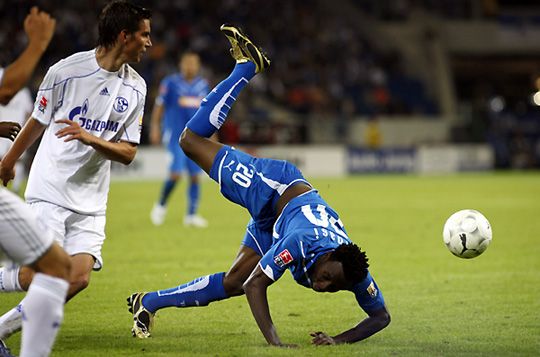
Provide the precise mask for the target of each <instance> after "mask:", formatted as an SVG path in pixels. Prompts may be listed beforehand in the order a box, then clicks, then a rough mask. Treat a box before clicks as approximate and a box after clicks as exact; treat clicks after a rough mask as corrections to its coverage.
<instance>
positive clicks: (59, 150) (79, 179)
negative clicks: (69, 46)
mask: <svg viewBox="0 0 540 357" xmlns="http://www.w3.org/2000/svg"><path fill="white" fill-rule="evenodd" d="M95 52H96V51H95V50H91V51H86V52H79V53H76V54H74V55H72V56H70V57H68V58H66V59H63V60H61V61H60V62H58V63H56V64H55V65H54V66H52V67H51V68H50V69H49V71H48V72H47V75H46V76H45V78H44V79H43V82H42V83H41V86H40V89H39V91H38V94H37V97H36V101H35V103H34V112H33V113H32V117H33V118H35V119H37V120H38V121H39V122H40V123H42V124H43V125H47V128H46V130H45V133H44V134H43V139H42V140H41V143H40V145H39V148H38V151H37V154H36V157H35V159H34V162H33V165H32V169H31V170H30V176H29V178H28V186H27V188H26V193H25V197H26V200H27V201H28V202H36V201H46V202H50V203H54V204H56V205H58V206H61V207H64V208H67V209H69V210H72V211H75V212H78V213H82V214H88V215H102V214H105V210H106V207H107V195H108V191H109V181H110V165H111V163H110V160H108V159H106V158H105V157H104V156H103V155H101V154H100V153H99V152H98V151H96V150H95V149H94V148H92V147H91V146H88V145H84V144H82V143H81V142H79V141H78V140H73V141H70V142H67V143H66V142H64V139H65V138H60V139H59V138H57V137H56V136H55V133H56V132H57V131H58V130H60V129H61V128H63V127H65V126H66V125H65V124H57V123H56V122H55V121H56V120H59V119H69V120H76V121H77V122H78V123H79V124H80V126H81V127H82V128H84V129H85V130H87V131H88V132H89V133H90V134H92V135H95V136H98V137H100V138H102V139H104V140H107V141H111V142H117V141H120V140H122V141H128V142H131V143H136V144H138V143H139V140H140V136H141V124H142V117H143V110H144V101H145V97H146V83H145V82H144V80H143V79H142V77H141V76H140V75H139V74H138V73H137V72H135V70H134V69H133V68H131V67H130V66H129V65H127V64H125V65H123V66H122V68H121V69H120V70H119V71H117V72H108V71H106V70H104V69H102V68H101V67H100V66H99V65H98V63H97V60H96V53H95Z"/></svg>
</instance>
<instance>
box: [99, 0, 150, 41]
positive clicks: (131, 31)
mask: <svg viewBox="0 0 540 357" xmlns="http://www.w3.org/2000/svg"><path fill="white" fill-rule="evenodd" d="M151 16H152V13H151V12H150V10H148V9H145V8H143V7H140V6H137V5H134V4H131V3H129V2H127V1H123V0H120V1H113V2H111V3H109V4H107V5H106V6H105V7H104V8H103V10H102V11H101V15H100V16H99V24H98V32H99V35H98V46H100V47H104V48H111V47H113V46H114V45H115V44H116V43H117V41H119V40H121V41H124V42H126V43H127V44H129V41H131V43H133V44H137V43H136V42H141V44H140V46H139V47H141V46H142V47H149V46H151V43H150V17H151ZM146 32H148V33H146ZM146 37H147V38H146ZM142 42H144V44H142Z"/></svg>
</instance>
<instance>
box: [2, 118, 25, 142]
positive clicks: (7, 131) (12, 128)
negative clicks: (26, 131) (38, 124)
mask: <svg viewBox="0 0 540 357" xmlns="http://www.w3.org/2000/svg"><path fill="white" fill-rule="evenodd" d="M20 130H21V125H20V124H19V123H14V122H11V121H3V122H0V137H2V138H6V139H9V140H11V141H13V140H15V138H16V137H17V135H18V134H19V131H20Z"/></svg>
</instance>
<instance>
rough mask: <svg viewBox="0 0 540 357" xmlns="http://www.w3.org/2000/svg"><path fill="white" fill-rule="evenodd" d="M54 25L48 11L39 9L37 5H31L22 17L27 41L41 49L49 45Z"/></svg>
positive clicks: (54, 22)
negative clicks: (26, 13)
mask: <svg viewBox="0 0 540 357" xmlns="http://www.w3.org/2000/svg"><path fill="white" fill-rule="evenodd" d="M55 27H56V20H55V19H53V18H52V17H51V15H49V14H48V13H46V12H44V11H39V9H38V8H37V6H34V7H32V8H31V9H30V13H29V14H28V15H27V16H26V18H25V19H24V32H26V35H27V36H28V40H29V43H30V44H32V45H34V46H36V47H38V48H39V49H41V50H42V51H45V50H46V49H47V46H49V42H51V39H52V37H53V34H54V29H55Z"/></svg>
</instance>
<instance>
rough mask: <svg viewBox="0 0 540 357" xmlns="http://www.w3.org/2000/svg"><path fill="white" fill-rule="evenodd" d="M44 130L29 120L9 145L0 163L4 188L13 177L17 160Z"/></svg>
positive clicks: (42, 126) (32, 120)
mask: <svg viewBox="0 0 540 357" xmlns="http://www.w3.org/2000/svg"><path fill="white" fill-rule="evenodd" d="M44 130H45V126H44V125H42V124H41V123H40V122H38V121H37V120H36V119H34V118H30V120H28V121H27V122H26V124H25V125H24V127H23V128H22V130H21V132H20V133H19V134H18V135H17V138H16V139H15V141H14V142H13V145H11V147H10V148H9V150H8V152H7V153H6V155H5V156H4V157H3V158H2V161H1V162H0V179H1V180H2V184H3V185H4V186H7V184H8V182H9V181H10V180H12V179H13V177H15V171H14V169H13V167H14V166H15V163H16V162H17V160H18V159H19V158H20V157H21V155H22V154H23V153H24V152H25V151H26V149H28V148H29V147H30V146H31V145H32V144H33V143H34V142H35V141H36V140H37V139H38V138H39V136H40V135H41V134H42V133H43V131H44Z"/></svg>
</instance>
